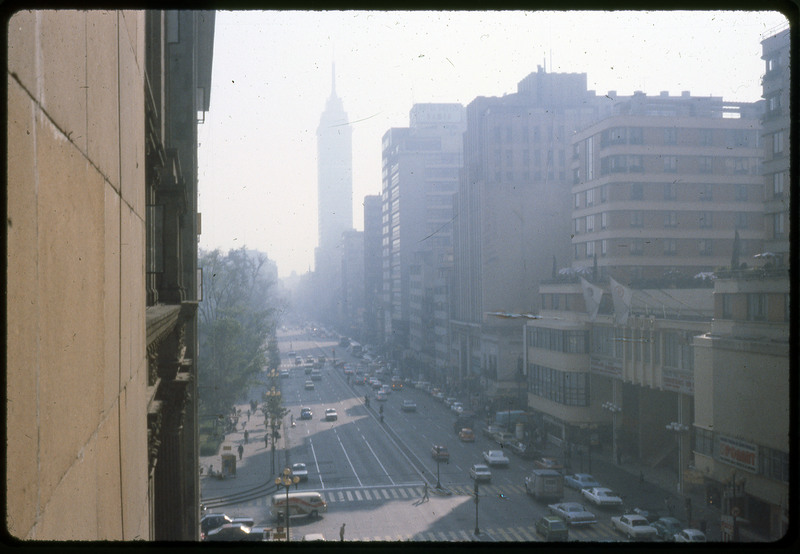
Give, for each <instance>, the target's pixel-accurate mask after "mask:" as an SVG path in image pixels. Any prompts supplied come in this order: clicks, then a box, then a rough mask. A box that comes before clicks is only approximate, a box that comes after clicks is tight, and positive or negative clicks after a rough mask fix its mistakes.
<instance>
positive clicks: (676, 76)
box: [199, 11, 786, 277]
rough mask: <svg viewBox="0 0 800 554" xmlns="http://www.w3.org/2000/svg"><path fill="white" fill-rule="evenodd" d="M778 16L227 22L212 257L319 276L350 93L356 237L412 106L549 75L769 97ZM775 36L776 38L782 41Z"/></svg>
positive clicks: (207, 129)
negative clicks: (252, 255) (324, 173)
mask: <svg viewBox="0 0 800 554" xmlns="http://www.w3.org/2000/svg"><path fill="white" fill-rule="evenodd" d="M785 22H786V19H785V18H784V17H783V15H781V14H780V13H777V12H771V13H769V12H607V13H604V12H324V11H323V12H298V11H282V12H276V11H271V12H244V11H239V12H217V15H216V30H215V37H214V60H213V73H212V83H211V107H210V111H209V112H208V113H207V114H206V117H205V123H204V124H203V125H200V130H199V140H200V148H199V166H200V167H199V181H200V183H199V186H200V199H199V202H200V211H201V212H202V214H203V228H202V235H201V237H200V246H201V247H202V248H205V249H213V248H221V249H222V250H228V249H230V248H239V247H241V246H243V245H244V246H247V247H248V248H253V249H257V250H260V251H262V252H265V253H266V254H267V255H268V256H269V257H270V258H271V259H273V260H275V261H276V262H277V264H278V274H279V275H280V276H281V277H284V276H287V275H289V274H290V273H291V272H292V271H296V272H298V273H303V272H305V271H306V270H308V269H309V268H312V269H313V263H314V247H315V246H316V245H317V160H316V138H315V136H316V129H317V125H318V124H319V119H320V114H321V113H322V111H323V110H324V109H325V101H326V99H327V98H328V96H329V95H330V92H331V62H332V61H335V62H336V91H337V94H338V96H339V97H340V98H341V99H342V102H343V104H344V108H345V111H346V112H347V114H348V116H349V119H350V121H351V122H352V126H353V219H354V221H353V224H354V227H355V228H356V229H359V230H362V229H363V228H364V222H363V207H362V202H363V199H364V196H366V195H370V194H380V192H381V148H380V145H381V138H382V136H383V134H384V133H385V132H386V131H387V130H388V129H389V128H391V127H407V126H408V112H409V110H410V108H411V106H412V105H413V104H414V103H424V102H459V103H461V104H463V105H465V106H466V105H467V104H469V103H470V102H471V101H472V100H473V99H474V98H475V97H477V96H502V95H503V94H510V93H514V92H516V90H517V83H518V82H519V81H520V80H522V78H524V77H525V76H526V75H528V74H529V73H531V72H534V71H536V70H537V66H539V65H545V64H546V69H547V71H548V72H551V71H552V72H565V73H586V74H587V80H588V86H589V89H593V90H595V91H597V93H598V94H605V93H607V92H608V91H611V90H614V91H617V93H618V94H620V95H629V94H631V93H633V92H634V91H637V90H641V91H644V92H645V93H647V94H650V95H652V94H658V93H659V92H660V91H669V93H670V94H672V95H676V94H680V93H681V91H684V90H688V91H691V93H692V95H697V96H705V95H714V96H722V97H723V98H724V99H725V100H731V101H755V100H758V99H760V97H761V84H760V83H761V77H762V75H763V73H764V62H763V61H762V60H761V58H760V56H761V40H762V38H763V36H762V35H764V33H767V32H768V31H770V30H772V29H774V28H775V27H777V26H781V25H784V24H785ZM770 34H771V33H770Z"/></svg>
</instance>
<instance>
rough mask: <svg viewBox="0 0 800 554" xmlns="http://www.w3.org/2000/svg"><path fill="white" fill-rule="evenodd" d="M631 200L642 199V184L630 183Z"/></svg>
mask: <svg viewBox="0 0 800 554" xmlns="http://www.w3.org/2000/svg"><path fill="white" fill-rule="evenodd" d="M631 200H644V185H643V184H642V183H631Z"/></svg>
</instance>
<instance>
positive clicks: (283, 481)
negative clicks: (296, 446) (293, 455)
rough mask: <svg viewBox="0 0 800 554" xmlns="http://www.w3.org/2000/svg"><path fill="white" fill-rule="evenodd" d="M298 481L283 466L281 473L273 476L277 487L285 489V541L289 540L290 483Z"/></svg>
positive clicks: (295, 476) (288, 469)
mask: <svg viewBox="0 0 800 554" xmlns="http://www.w3.org/2000/svg"><path fill="white" fill-rule="evenodd" d="M299 482H300V478H299V477H298V476H297V475H292V470H291V468H288V467H287V468H285V469H284V470H283V474H282V475H280V476H278V477H276V478H275V484H276V485H277V486H279V487H284V488H285V489H286V506H284V510H283V512H284V514H285V515H286V542H289V489H290V488H291V487H292V485H295V484H297V483H299Z"/></svg>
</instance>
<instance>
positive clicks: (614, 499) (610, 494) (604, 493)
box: [581, 487, 646, 521]
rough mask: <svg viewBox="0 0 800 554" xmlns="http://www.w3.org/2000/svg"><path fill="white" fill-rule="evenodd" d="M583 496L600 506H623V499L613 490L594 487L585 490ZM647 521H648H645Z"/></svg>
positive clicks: (582, 492)
mask: <svg viewBox="0 0 800 554" xmlns="http://www.w3.org/2000/svg"><path fill="white" fill-rule="evenodd" d="M581 494H582V495H583V496H584V498H586V500H588V501H589V502H591V503H593V504H597V505H598V506H621V505H622V498H620V497H619V495H618V494H617V493H615V492H614V491H612V490H611V489H607V488H605V487H594V488H591V489H583V490H582V491H581ZM645 521H646V520H645Z"/></svg>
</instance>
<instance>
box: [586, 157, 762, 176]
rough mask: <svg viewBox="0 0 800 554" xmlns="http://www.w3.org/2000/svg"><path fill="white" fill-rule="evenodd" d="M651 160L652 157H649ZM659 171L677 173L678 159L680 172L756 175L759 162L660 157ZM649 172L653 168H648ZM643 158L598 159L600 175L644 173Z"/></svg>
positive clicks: (711, 158) (732, 159) (759, 168)
mask: <svg viewBox="0 0 800 554" xmlns="http://www.w3.org/2000/svg"><path fill="white" fill-rule="evenodd" d="M651 158H652V156H651ZM658 158H660V159H661V171H663V172H664V173H677V172H678V165H679V164H678V162H679V159H678V158H680V167H681V170H682V171H684V172H686V173H695V172H696V173H714V174H716V175H758V173H759V171H760V170H761V160H759V159H758V158H743V157H736V158H720V157H719V156H700V157H697V156H662V155H659V156H658ZM649 169H650V170H651V171H653V170H654V169H655V168H653V167H652V166H650V167H649ZM644 171H645V165H644V156H640V155H631V154H618V155H615V156H605V157H603V158H600V175H609V174H612V173H644Z"/></svg>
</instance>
